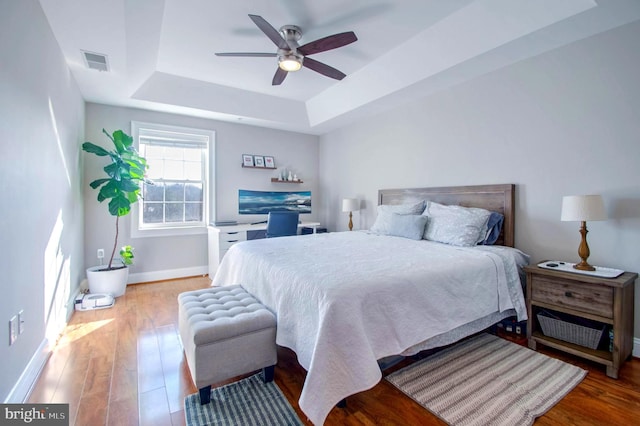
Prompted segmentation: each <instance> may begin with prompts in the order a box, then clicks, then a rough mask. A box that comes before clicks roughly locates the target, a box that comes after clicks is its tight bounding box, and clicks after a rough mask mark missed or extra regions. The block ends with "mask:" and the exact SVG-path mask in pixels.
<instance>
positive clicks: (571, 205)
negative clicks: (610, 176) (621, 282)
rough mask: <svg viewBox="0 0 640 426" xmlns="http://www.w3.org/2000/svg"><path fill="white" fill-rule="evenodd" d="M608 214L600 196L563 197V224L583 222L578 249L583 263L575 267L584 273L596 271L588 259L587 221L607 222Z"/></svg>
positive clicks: (561, 218) (561, 216)
mask: <svg viewBox="0 0 640 426" xmlns="http://www.w3.org/2000/svg"><path fill="white" fill-rule="evenodd" d="M606 219H607V213H606V212H605V210H604V203H603V202H602V197H601V196H600V195H567V196H565V197H562V213H561V215H560V220H561V221H563V222H567V221H574V222H582V225H581V226H580V235H582V240H581V241H580V246H579V247H578V255H579V256H580V259H581V262H580V263H576V264H575V265H574V266H573V267H574V268H575V269H580V270H583V271H595V268H594V267H593V266H591V265H589V264H588V263H587V258H588V257H589V255H590V254H591V253H590V251H589V245H588V244H587V232H589V231H587V221H591V220H606Z"/></svg>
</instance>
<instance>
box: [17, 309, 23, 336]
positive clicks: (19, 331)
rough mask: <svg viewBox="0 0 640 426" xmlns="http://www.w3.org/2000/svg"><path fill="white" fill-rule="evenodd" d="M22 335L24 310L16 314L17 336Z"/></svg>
mask: <svg viewBox="0 0 640 426" xmlns="http://www.w3.org/2000/svg"><path fill="white" fill-rule="evenodd" d="M22 333H24V310H22V309H21V310H20V312H18V334H22Z"/></svg>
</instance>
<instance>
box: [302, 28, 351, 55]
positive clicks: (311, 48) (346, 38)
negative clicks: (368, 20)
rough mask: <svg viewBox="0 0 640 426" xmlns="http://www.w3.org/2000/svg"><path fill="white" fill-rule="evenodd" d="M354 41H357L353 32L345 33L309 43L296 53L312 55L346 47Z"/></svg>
mask: <svg viewBox="0 0 640 426" xmlns="http://www.w3.org/2000/svg"><path fill="white" fill-rule="evenodd" d="M356 40H358V37H356V34H355V33H354V32H353V31H347V32H345V33H339V34H334V35H330V36H327V37H323V38H320V39H318V40H315V41H312V42H309V43H307V44H305V45H303V46H300V47H298V52H300V53H302V54H303V55H313V54H314V53H320V52H325V51H327V50H331V49H336V48H338V47H342V46H346V45H347V44H351V43H353V42H354V41H356Z"/></svg>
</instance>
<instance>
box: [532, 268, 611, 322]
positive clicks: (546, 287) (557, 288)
mask: <svg viewBox="0 0 640 426" xmlns="http://www.w3.org/2000/svg"><path fill="white" fill-rule="evenodd" d="M530 285H531V299H532V301H533V302H534V303H535V302H542V303H547V304H551V305H556V306H561V307H566V308H570V309H575V310H576V311H580V312H585V313H589V314H594V315H600V316H602V317H604V318H613V288H611V287H609V286H605V285H597V284H588V283H578V282H575V281H571V280H564V279H561V278H547V277H544V276H539V275H534V276H533V279H532V280H531V283H530Z"/></svg>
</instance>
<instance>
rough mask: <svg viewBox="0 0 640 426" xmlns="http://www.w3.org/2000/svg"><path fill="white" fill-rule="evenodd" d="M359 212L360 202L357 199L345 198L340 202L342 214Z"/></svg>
mask: <svg viewBox="0 0 640 426" xmlns="http://www.w3.org/2000/svg"><path fill="white" fill-rule="evenodd" d="M358 210H360V200H358V199H357V198H345V199H344V200H342V211H343V212H355V211H358Z"/></svg>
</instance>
